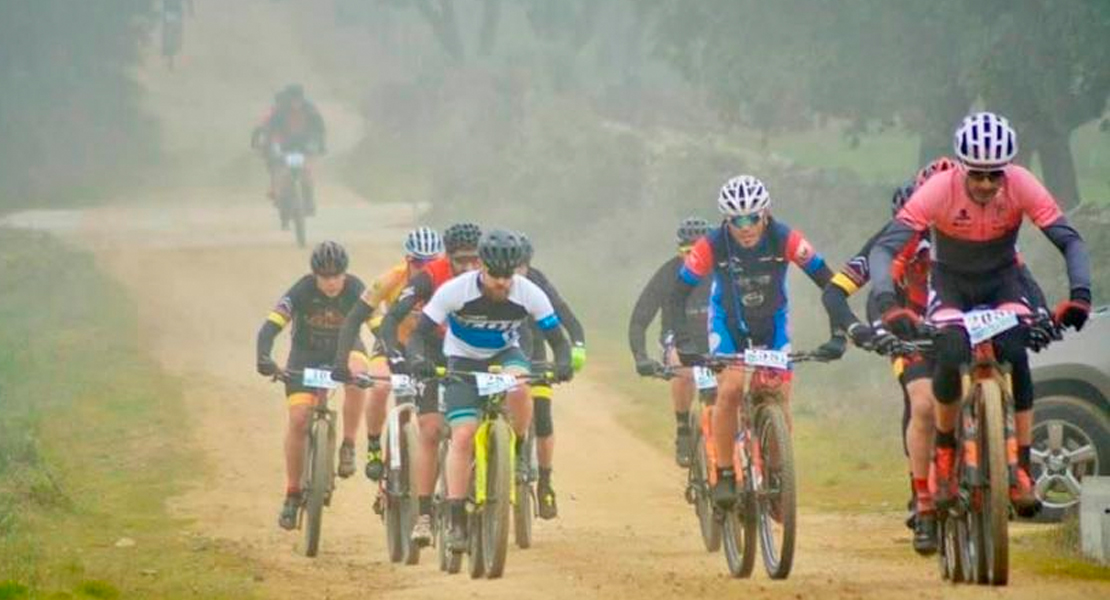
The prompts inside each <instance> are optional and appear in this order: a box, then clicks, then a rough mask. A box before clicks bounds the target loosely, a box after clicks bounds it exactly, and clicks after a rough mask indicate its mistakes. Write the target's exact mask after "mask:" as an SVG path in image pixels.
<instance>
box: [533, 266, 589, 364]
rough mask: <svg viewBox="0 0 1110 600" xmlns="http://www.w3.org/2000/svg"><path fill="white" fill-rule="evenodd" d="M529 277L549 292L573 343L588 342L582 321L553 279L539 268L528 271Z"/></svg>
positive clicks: (552, 304) (549, 297) (560, 320)
mask: <svg viewBox="0 0 1110 600" xmlns="http://www.w3.org/2000/svg"><path fill="white" fill-rule="evenodd" d="M528 275H529V279H531V280H532V282H533V283H535V284H536V285H538V286H540V289H541V290H543V292H544V293H545V294H547V297H548V299H550V300H551V306H553V307H554V308H555V314H557V315H559V322H560V323H562V325H563V328H565V329H566V330H567V335H568V336H570V340H571V342H572V343H574V344H576V345H582V344H585V343H586V331H585V330H584V329H583V328H582V323H581V322H580V321H579V320H578V317H577V316H576V315H575V314H574V311H572V310H571V309H570V305H569V304H567V302H566V300H564V299H563V297H562V295H560V294H559V290H557V289H555V285H554V284H552V283H551V280H549V279H548V278H547V276H546V275H544V274H543V272H542V271H540V270H538V269H530V270H529V272H528Z"/></svg>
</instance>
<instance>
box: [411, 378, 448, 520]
mask: <svg viewBox="0 0 1110 600" xmlns="http://www.w3.org/2000/svg"><path fill="white" fill-rule="evenodd" d="M416 406H417V412H418V413H419V417H418V418H419V424H420V452H418V453H417V455H416V466H415V469H416V496H417V499H418V501H419V503H420V514H422V515H431V514H432V492H434V491H435V485H436V476H437V475H438V474H439V473H438V472H437V471H438V466H439V437H440V434H441V432H442V430H443V415H442V414H441V413H440V412H439V385H438V384H435V383H429V384H428V385H427V387H426V388H425V389H424V393H423V394H421V395H420V396H419V397H418V398H417V401H416Z"/></svg>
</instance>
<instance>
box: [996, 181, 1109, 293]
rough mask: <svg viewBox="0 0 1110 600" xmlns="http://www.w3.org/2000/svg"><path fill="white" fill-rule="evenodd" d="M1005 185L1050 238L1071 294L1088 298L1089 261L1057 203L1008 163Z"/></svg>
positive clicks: (1078, 237)
mask: <svg viewBox="0 0 1110 600" xmlns="http://www.w3.org/2000/svg"><path fill="white" fill-rule="evenodd" d="M1006 179H1007V187H1009V188H1010V190H1011V193H1012V194H1013V195H1014V196H1016V197H1017V199H1018V201H1019V202H1020V203H1021V207H1022V210H1023V211H1024V212H1025V215H1026V216H1028V217H1029V220H1031V221H1033V224H1034V225H1036V226H1037V227H1038V228H1039V229H1040V230H1041V231H1042V232H1043V233H1044V234H1045V237H1047V238H1048V239H1049V241H1051V242H1052V244H1053V245H1054V246H1056V248H1057V249H1058V250H1060V253H1061V254H1063V255H1064V261H1065V262H1066V263H1067V269H1068V287H1069V289H1070V290H1071V294H1072V296H1073V298H1076V297H1078V298H1084V297H1085V298H1084V299H1085V300H1086V301H1087V302H1090V300H1091V264H1090V259H1089V258H1088V256H1087V244H1086V243H1085V242H1084V241H1083V238H1082V236H1080V235H1079V232H1078V231H1076V230H1075V228H1074V227H1072V225H1071V223H1070V222H1069V221H1068V218H1067V216H1066V215H1064V213H1063V211H1061V210H1060V205H1059V204H1058V203H1057V202H1056V199H1055V198H1053V197H1052V194H1051V193H1050V192H1049V191H1048V189H1047V188H1045V187H1044V185H1043V184H1041V182H1040V181H1038V180H1037V178H1036V177H1035V176H1034V175H1033V174H1032V173H1030V172H1029V171H1028V170H1027V169H1025V168H1022V167H1018V166H1011V167H1010V168H1008V169H1007V170H1006Z"/></svg>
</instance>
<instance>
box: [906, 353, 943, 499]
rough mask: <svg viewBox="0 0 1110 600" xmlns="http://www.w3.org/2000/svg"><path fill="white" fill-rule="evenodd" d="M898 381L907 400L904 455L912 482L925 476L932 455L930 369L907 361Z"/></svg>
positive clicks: (917, 361) (922, 362)
mask: <svg viewBox="0 0 1110 600" xmlns="http://www.w3.org/2000/svg"><path fill="white" fill-rule="evenodd" d="M907 363H908V364H907V365H906V368H905V370H904V371H903V372H902V376H901V377H900V380H901V383H902V387H903V388H904V389H905V392H906V396H907V397H908V398H909V404H910V414H909V425H908V427H907V428H906V451H907V453H908V454H909V462H910V472H911V473H913V477H914V479H915V480H917V479H925V478H926V477H928V475H929V457H930V456H932V453H933V438H934V436H935V428H934V426H933V418H934V417H933V413H934V410H933V407H934V404H935V402H936V400H935V398H934V397H933V382H932V380H931V379H930V375H931V374H932V367H931V365H929V363H928V362H927V361H925V360H924V359H921V358H920V357H914V358H913V360H910V361H907Z"/></svg>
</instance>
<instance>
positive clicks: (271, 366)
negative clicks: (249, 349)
mask: <svg viewBox="0 0 1110 600" xmlns="http://www.w3.org/2000/svg"><path fill="white" fill-rule="evenodd" d="M255 369H256V370H257V371H258V374H259V375H261V376H263V377H273V376H274V375H277V374H278V373H280V372H281V368H280V367H278V366H277V363H275V362H274V359H272V358H270V357H269V356H259V357H258V363H257V364H256V365H255Z"/></svg>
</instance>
